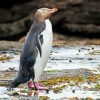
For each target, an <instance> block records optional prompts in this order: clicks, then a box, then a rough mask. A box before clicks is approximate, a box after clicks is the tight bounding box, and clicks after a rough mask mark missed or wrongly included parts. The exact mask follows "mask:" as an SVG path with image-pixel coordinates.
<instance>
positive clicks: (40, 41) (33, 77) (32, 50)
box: [10, 8, 58, 90]
mask: <svg viewBox="0 0 100 100" xmlns="http://www.w3.org/2000/svg"><path fill="white" fill-rule="evenodd" d="M57 10H58V9H57V8H52V9H49V8H40V9H38V10H37V11H36V13H35V16H34V21H33V24H32V25H31V28H30V30H29V32H28V34H27V36H26V40H25V43H24V46H23V49H22V53H21V55H20V65H19V71H18V75H17V77H16V78H15V79H14V80H13V81H12V82H11V84H10V88H16V87H17V86H19V85H20V84H23V83H26V82H28V87H29V88H32V87H33V86H34V88H35V89H36V90H47V89H48V88H47V87H43V86H41V85H40V84H39V80H40V77H41V75H42V74H43V71H44V68H45V66H46V64H47V61H48V58H49V55H50V52H51V49H52V43H53V32H52V25H51V22H50V20H49V17H50V15H52V14H53V13H55V12H56V11H57Z"/></svg>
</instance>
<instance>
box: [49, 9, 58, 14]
mask: <svg viewBox="0 0 100 100" xmlns="http://www.w3.org/2000/svg"><path fill="white" fill-rule="evenodd" d="M49 11H50V13H51V14H52V13H54V12H56V11H58V9H57V8H52V9H49Z"/></svg>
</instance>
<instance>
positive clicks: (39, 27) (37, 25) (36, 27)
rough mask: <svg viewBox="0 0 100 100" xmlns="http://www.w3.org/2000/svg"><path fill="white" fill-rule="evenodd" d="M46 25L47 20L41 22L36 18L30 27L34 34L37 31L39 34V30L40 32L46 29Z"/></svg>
mask: <svg viewBox="0 0 100 100" xmlns="http://www.w3.org/2000/svg"><path fill="white" fill-rule="evenodd" d="M45 26H46V24H45V21H43V22H40V21H38V20H36V19H34V22H33V24H32V26H31V28H30V33H32V34H33V33H36V34H37V31H38V32H39V31H40V32H41V31H43V30H44V29H45Z"/></svg>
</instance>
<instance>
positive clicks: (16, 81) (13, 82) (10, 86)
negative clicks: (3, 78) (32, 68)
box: [9, 78, 21, 88]
mask: <svg viewBox="0 0 100 100" xmlns="http://www.w3.org/2000/svg"><path fill="white" fill-rule="evenodd" d="M20 84H21V81H18V80H17V78H16V79H15V80H13V81H11V82H10V85H9V88H16V87H18V86H19V85H20Z"/></svg>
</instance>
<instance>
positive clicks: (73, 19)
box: [0, 0, 100, 40]
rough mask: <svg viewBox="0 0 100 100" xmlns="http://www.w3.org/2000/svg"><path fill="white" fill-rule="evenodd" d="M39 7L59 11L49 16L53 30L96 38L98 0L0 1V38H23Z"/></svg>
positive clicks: (99, 12) (98, 26) (99, 6)
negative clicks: (55, 8)
mask: <svg viewBox="0 0 100 100" xmlns="http://www.w3.org/2000/svg"><path fill="white" fill-rule="evenodd" d="M48 2H49V3H48ZM40 7H57V8H58V9H59V11H58V12H57V13H55V14H53V16H52V17H51V21H52V23H53V28H54V31H58V32H62V33H63V31H65V34H68V35H70V34H71V35H77V34H78V35H82V36H84V35H85V36H88V35H89V37H94V36H95V37H99V36H100V35H99V32H100V20H99V18H100V0H38V2H37V0H0V39H12V40H13V38H14V40H16V39H17V38H19V37H22V36H23V35H25V34H26V33H27V31H28V29H29V27H30V25H31V24H32V21H33V17H34V16H33V13H34V12H35V11H36V9H38V8H40ZM80 33H81V34H80Z"/></svg>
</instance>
